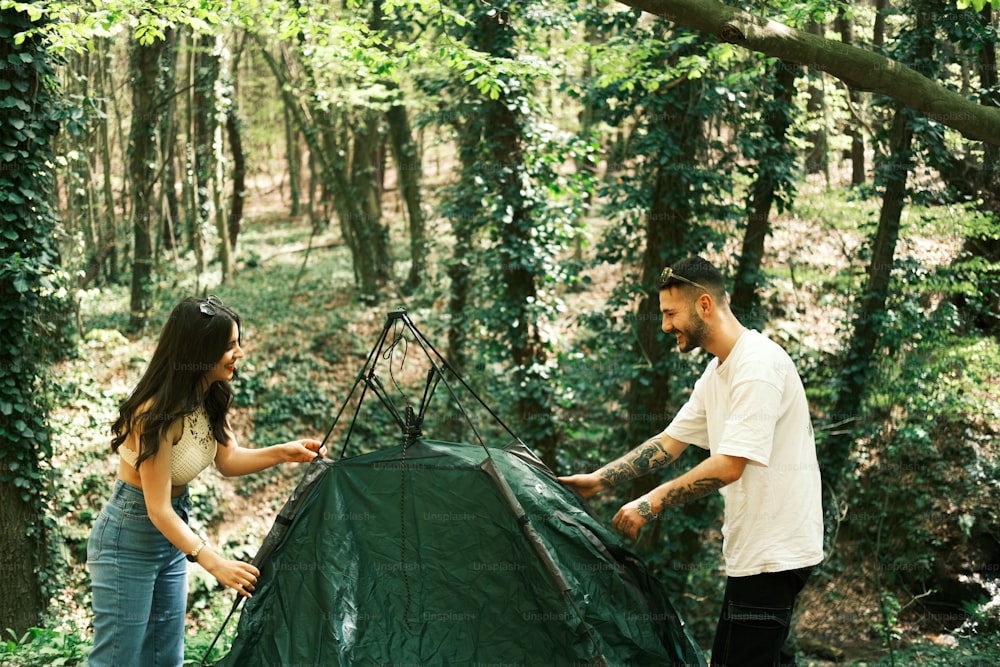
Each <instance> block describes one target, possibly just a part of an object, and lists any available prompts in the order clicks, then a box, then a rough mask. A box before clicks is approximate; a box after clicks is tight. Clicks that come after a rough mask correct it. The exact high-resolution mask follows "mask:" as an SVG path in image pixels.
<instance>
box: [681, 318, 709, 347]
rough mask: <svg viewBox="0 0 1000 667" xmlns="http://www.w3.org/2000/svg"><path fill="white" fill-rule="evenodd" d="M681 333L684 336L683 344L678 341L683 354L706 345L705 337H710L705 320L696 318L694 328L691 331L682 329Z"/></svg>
mask: <svg viewBox="0 0 1000 667" xmlns="http://www.w3.org/2000/svg"><path fill="white" fill-rule="evenodd" d="M679 332H680V334H681V335H683V336H684V342H683V343H681V342H680V340H679V339H678V345H680V350H681V352H690V351H691V350H693V349H695V348H698V347H701V346H702V345H704V344H705V336H706V335H708V326H707V325H706V324H705V321H704V320H702V319H701V318H699V317H697V316H695V324H694V326H693V327H692V328H691V329H689V330H686V329H681V330H679Z"/></svg>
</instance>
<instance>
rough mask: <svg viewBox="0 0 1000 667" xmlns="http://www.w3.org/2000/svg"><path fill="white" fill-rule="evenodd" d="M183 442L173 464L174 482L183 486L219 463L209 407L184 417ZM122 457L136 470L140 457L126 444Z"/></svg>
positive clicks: (172, 461) (121, 448)
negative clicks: (206, 409) (217, 461)
mask: <svg viewBox="0 0 1000 667" xmlns="http://www.w3.org/2000/svg"><path fill="white" fill-rule="evenodd" d="M182 429H183V431H182V432H181V437H180V440H178V441H177V444H175V445H174V451H173V458H172V459H171V461H170V483H171V484H173V485H174V486H183V485H185V484H187V483H188V482H190V481H191V480H192V479H194V478H195V477H197V476H198V473H200V472H201V471H202V470H204V469H205V468H207V467H208V466H210V465H212V461H214V460H215V448H216V447H217V446H218V443H217V442H216V440H215V436H214V435H212V426H211V424H210V423H209V421H208V413H206V412H205V406H203V405H202V406H199V407H198V409H197V410H195V411H194V412H192V413H191V414H189V415H185V416H184V423H183V425H182ZM118 454H119V455H120V456H121V457H122V459H124V460H125V462H126V463H128V464H129V465H130V466H132V467H133V468H134V467H135V463H136V461H137V460H138V459H139V457H138V455H137V454H136V453H135V452H134V451H132V450H131V449H129V448H128V447H125V446H124V445H122V446H121V447H119V448H118Z"/></svg>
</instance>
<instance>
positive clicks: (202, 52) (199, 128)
mask: <svg viewBox="0 0 1000 667" xmlns="http://www.w3.org/2000/svg"><path fill="white" fill-rule="evenodd" d="M215 44H216V37H213V36H211V35H201V36H198V37H195V39H194V63H193V76H194V78H193V80H192V87H193V99H192V104H193V107H192V109H191V111H192V114H193V120H194V134H193V137H192V143H193V152H194V170H193V176H194V183H193V186H194V196H195V215H194V235H195V239H196V241H195V243H196V252H197V249H198V248H200V249H201V254H200V256H199V262H198V272H199V273H203V272H204V271H205V270H206V268H207V266H208V258H207V257H206V256H205V253H206V252H207V250H206V248H205V235H206V232H207V230H208V226H209V224H210V221H211V220H212V208H213V197H212V187H213V181H214V180H215V175H216V174H215V160H216V156H215V150H214V147H213V143H214V139H215V129H216V127H217V125H218V123H217V121H216V118H215V82H216V81H217V80H218V79H219V57H218V55H217V54H216V53H215Z"/></svg>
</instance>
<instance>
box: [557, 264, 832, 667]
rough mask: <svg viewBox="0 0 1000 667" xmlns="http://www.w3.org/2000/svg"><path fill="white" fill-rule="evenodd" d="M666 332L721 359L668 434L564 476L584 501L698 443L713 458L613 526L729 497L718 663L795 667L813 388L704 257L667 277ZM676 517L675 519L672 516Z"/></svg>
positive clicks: (818, 550)
mask: <svg viewBox="0 0 1000 667" xmlns="http://www.w3.org/2000/svg"><path fill="white" fill-rule="evenodd" d="M659 288H660V311H661V312H662V314H663V332H664V333H667V334H671V333H672V334H674V335H675V336H676V337H677V343H678V346H679V347H680V350H681V351H682V352H689V351H691V350H693V349H695V348H698V347H700V348H702V349H703V350H705V351H707V352H709V353H710V354H712V355H713V356H714V357H715V358H714V359H712V360H711V361H710V362H709V364H708V366H707V368H706V369H705V371H704V373H703V374H702V376H701V378H700V379H699V380H698V381H697V382H696V383H695V386H694V391H693V392H692V394H691V397H690V398H689V399H688V401H687V403H686V404H685V405H684V406H683V407H682V408H681V409H680V411H679V412H678V413H677V415H676V417H674V419H673V421H672V422H671V423H670V425H669V426H667V428H666V429H665V430H664V431H663V432H662V433H660V434H659V435H655V436H653V437H652V438H650V439H649V440H647V441H646V442H644V443H643V444H641V445H639V446H638V447H636V448H635V449H634V450H632V451H631V452H629V453H628V454H626V455H625V456H622V457H621V458H619V459H617V460H615V461H613V462H612V463H609V464H608V465H606V466H604V467H603V468H600V469H599V470H596V471H594V472H592V473H588V474H582V475H572V476H569V477H561V478H560V481H562V482H563V483H564V484H566V485H567V486H569V487H571V488H573V489H575V490H576V491H577V492H579V493H580V494H581V495H582V496H584V497H590V496H592V495H594V494H596V493H598V492H599V491H602V490H604V489H606V488H609V487H611V486H614V485H616V484H619V483H621V482H625V481H628V480H632V479H635V478H636V477H639V476H640V475H644V474H647V473H649V472H651V471H652V470H654V469H656V468H660V467H663V466H665V465H667V464H669V463H671V462H673V461H674V460H676V459H677V458H678V457H679V456H680V455H681V453H682V452H683V451H684V450H685V449H686V448H687V446H688V444H694V445H697V446H699V447H702V448H705V449H708V450H709V452H710V453H711V455H710V456H709V457H708V458H707V459H705V460H703V461H702V462H701V463H699V464H698V465H697V466H695V467H693V468H691V469H690V470H688V471H687V472H686V473H684V474H682V475H681V476H679V477H677V478H675V479H673V480H671V481H669V482H666V483H664V484H661V485H660V486H658V487H657V488H655V489H654V490H653V491H651V492H649V493H648V494H646V495H644V496H642V497H641V498H637V499H636V500H633V501H631V502H629V503H627V504H625V505H624V506H623V507H622V508H621V509H619V510H618V513H617V514H615V516H614V520H613V524H614V527H615V528H616V529H617V530H620V531H622V532H623V533H625V534H626V535H628V536H629V537H631V538H633V539H634V538H635V537H636V535H637V534H638V532H639V529H640V528H641V527H642V526H644V525H645V524H647V523H649V522H650V521H653V520H655V519H656V518H657V517H658V515H660V514H661V513H662V512H664V511H665V510H666V509H667V508H668V507H671V506H673V505H679V504H681V503H686V502H689V501H691V500H695V499H697V498H701V497H703V496H706V495H708V494H710V493H712V492H713V491H720V492H721V493H722V495H723V500H724V505H725V513H724V514H725V516H724V521H723V526H722V535H723V546H722V552H723V557H724V559H725V563H726V574H727V578H726V591H725V596H724V598H723V606H722V612H721V614H720V616H719V622H718V626H717V628H716V634H715V641H714V644H713V647H712V665H713V667H715V666H719V667H721V666H723V665H724V666H726V667H749V666H753V667H756V666H758V665H759V666H762V667H763V666H765V665H766V666H767V667H771V666H773V665H794V664H795V659H794V655H793V654H791V653H789V652H786V651H785V650H784V648H783V647H784V643H785V640H786V639H787V637H788V631H789V624H790V622H791V617H792V608H793V607H794V604H795V598H796V596H797V595H798V593H799V591H800V590H802V587H803V585H804V584H805V582H806V579H807V578H808V577H809V574H810V572H811V571H812V568H813V567H814V566H815V565H817V564H818V563H819V562H820V561H821V560H822V559H823V512H822V500H821V491H820V474H819V466H818V464H817V461H816V446H815V444H814V441H813V431H812V424H811V421H810V418H809V410H808V405H807V403H806V396H805V390H804V389H803V386H802V381H801V380H800V379H799V375H798V373H797V372H796V370H795V367H794V364H793V363H792V360H791V359H790V358H789V356H788V354H787V353H785V351H784V350H783V349H782V348H781V347H780V346H779V345H777V344H776V343H774V342H772V341H771V340H769V339H767V338H766V337H764V336H763V335H761V334H760V333H758V332H756V331H751V330H748V329H746V328H745V327H744V326H743V325H742V324H740V322H739V320H738V319H737V318H736V316H735V315H734V314H733V312H732V311H731V310H730V308H729V299H728V295H727V294H726V289H725V281H724V279H723V278H722V275H721V274H720V273H719V272H718V270H716V269H715V267H713V266H712V265H711V264H709V263H708V262H707V261H705V260H704V259H701V258H699V257H695V258H689V259H685V260H682V261H680V262H678V263H676V264H674V265H673V266H672V267H669V268H667V269H665V270H664V271H663V273H662V274H661V276H660V281H659ZM667 520H668V521H669V519H667Z"/></svg>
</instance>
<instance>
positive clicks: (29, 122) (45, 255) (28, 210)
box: [0, 9, 69, 639]
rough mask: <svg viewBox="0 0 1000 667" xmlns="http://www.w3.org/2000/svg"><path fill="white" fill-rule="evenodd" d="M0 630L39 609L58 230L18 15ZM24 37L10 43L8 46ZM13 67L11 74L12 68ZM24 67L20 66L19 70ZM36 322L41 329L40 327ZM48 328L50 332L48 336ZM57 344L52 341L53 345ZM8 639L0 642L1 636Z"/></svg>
mask: <svg viewBox="0 0 1000 667" xmlns="http://www.w3.org/2000/svg"><path fill="white" fill-rule="evenodd" d="M0 26H2V27H3V29H4V30H5V31H6V36H4V37H3V38H0V63H3V66H2V67H0V83H2V84H4V85H3V86H2V89H3V97H4V101H5V103H6V102H13V104H5V105H4V109H3V112H2V113H0V146H3V150H2V151H0V201H2V202H4V204H3V208H2V212H0V226H2V231H3V233H2V234H0V545H2V548H0V588H2V593H0V628H3V629H4V635H8V632H7V629H8V628H9V629H10V630H12V631H13V632H14V634H15V636H16V638H19V637H20V636H21V635H22V634H23V633H24V632H25V631H27V629H28V628H30V627H36V626H38V625H39V623H40V620H41V617H42V613H43V612H44V611H45V608H46V606H47V599H46V593H47V591H46V590H45V588H44V587H43V584H42V581H41V577H39V573H40V572H43V571H45V569H46V563H45V557H46V553H47V551H48V534H47V530H46V522H45V521H43V520H42V517H43V514H44V511H45V501H44V497H45V489H46V488H47V485H48V481H49V480H48V476H49V474H51V472H52V470H51V469H47V470H43V469H42V468H41V466H40V465H39V464H40V462H41V461H42V460H44V459H46V458H48V457H51V455H52V444H51V438H50V432H49V427H48V424H47V419H46V417H47V415H46V412H47V410H48V407H47V406H48V404H49V402H50V401H51V398H50V397H49V396H47V395H46V394H48V393H49V392H48V390H47V389H46V388H45V385H46V382H45V381H44V380H43V376H44V373H45V370H46V368H47V364H46V363H45V362H44V355H45V353H47V352H49V351H50V349H48V348H51V347H54V346H55V345H54V341H53V340H52V330H51V329H54V327H52V326H51V325H52V322H51V318H52V317H53V316H54V314H55V306H62V307H63V308H65V305H66V304H64V303H63V304H57V303H56V299H57V298H58V297H57V296H55V295H54V293H56V292H58V291H59V289H61V288H64V287H69V285H66V284H65V283H64V282H63V281H62V280H61V279H60V278H59V277H58V274H57V272H58V270H59V268H60V267H59V266H58V262H59V254H58V248H57V246H56V240H55V239H56V234H57V230H58V221H57V220H56V217H55V215H54V214H53V211H52V207H51V206H50V204H49V202H52V201H56V192H55V188H54V183H55V182H54V177H53V176H54V175H53V165H54V164H55V159H54V155H53V150H52V146H53V142H54V140H55V137H56V135H57V134H58V131H59V120H60V119H59V116H60V115H61V113H60V109H62V105H61V103H60V102H59V99H60V97H59V96H58V95H57V91H55V90H54V87H55V83H54V82H55V81H56V75H55V72H54V71H53V69H52V67H51V65H50V63H49V58H50V52H49V50H48V49H47V47H46V44H45V41H44V38H43V36H42V34H41V33H38V32H34V31H35V30H36V29H41V30H44V28H45V26H44V25H41V24H40V23H36V22H34V21H32V20H31V19H30V18H29V16H28V14H27V13H26V12H25V13H22V12H18V11H15V10H12V9H0ZM25 31H27V32H28V35H29V36H28V37H26V38H25V39H24V41H22V42H20V43H17V42H15V40H14V39H12V38H11V37H10V35H12V34H16V33H19V32H25ZM15 63H16V64H15ZM26 63H27V64H30V65H26ZM46 319H49V322H48V326H46V323H45V322H46ZM49 327H51V328H49ZM60 342H61V341H60ZM8 639H9V636H8Z"/></svg>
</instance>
